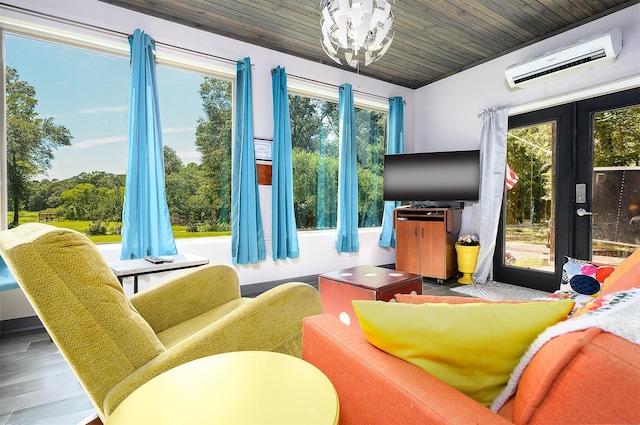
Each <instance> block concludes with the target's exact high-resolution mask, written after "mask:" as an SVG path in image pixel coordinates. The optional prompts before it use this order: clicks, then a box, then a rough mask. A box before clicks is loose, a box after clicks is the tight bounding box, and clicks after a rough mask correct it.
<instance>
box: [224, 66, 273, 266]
mask: <svg viewBox="0 0 640 425" xmlns="http://www.w3.org/2000/svg"><path fill="white" fill-rule="evenodd" d="M236 70H237V73H236V98H235V110H234V115H235V127H234V130H235V133H234V140H233V156H232V160H233V165H232V167H231V169H232V171H231V261H232V262H233V264H249V263H257V262H258V261H261V260H264V259H265V258H266V252H265V249H264V235H263V233H262V218H261V216H260V198H259V196H258V173H257V171H256V156H255V151H254V146H253V107H252V104H251V103H252V102H251V60H250V59H249V58H244V59H242V60H240V61H238V63H237V67H236Z"/></svg>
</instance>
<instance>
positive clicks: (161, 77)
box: [6, 35, 203, 179]
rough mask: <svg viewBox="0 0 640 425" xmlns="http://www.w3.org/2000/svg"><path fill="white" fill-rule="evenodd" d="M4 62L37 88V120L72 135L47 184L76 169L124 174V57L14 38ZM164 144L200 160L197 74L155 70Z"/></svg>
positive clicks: (8, 39)
mask: <svg viewBox="0 0 640 425" xmlns="http://www.w3.org/2000/svg"><path fill="white" fill-rule="evenodd" d="M6 62H7V65H8V66H10V67H12V68H16V69H17V70H18V75H19V78H20V79H21V80H24V81H27V82H28V83H29V84H30V85H31V86H33V87H34V88H35V90H36V99H37V100H38V106H37V108H36V110H37V112H38V114H39V116H40V117H53V118H54V120H55V123H56V124H58V125H63V126H65V127H67V128H68V129H69V130H70V131H71V135H72V136H73V139H72V141H71V144H72V146H70V147H62V148H60V149H58V150H57V151H56V152H55V159H54V160H53V162H52V168H51V170H49V172H48V175H47V176H41V177H45V178H50V179H65V178H69V177H72V176H75V175H78V174H80V173H82V172H90V171H106V172H109V173H118V174H124V173H126V169H127V120H128V109H129V80H130V68H129V58H125V57H117V56H113V55H107V54H102V53H96V52H91V51H88V50H84V49H78V48H74V47H67V46H63V45H59V44H54V43H48V42H43V41H37V40H33V39H30V38H25V37H18V36H13V35H7V36H6ZM157 70H158V86H159V97H160V109H161V123H162V128H163V141H164V144H165V145H167V146H170V147H172V148H173V149H175V150H176V151H177V152H178V155H179V156H180V157H181V158H182V160H183V162H184V163H188V162H198V161H199V158H200V154H199V153H198V152H197V151H196V150H195V145H194V140H195V130H196V125H197V118H198V117H201V116H203V112H202V100H201V98H200V96H199V95H198V89H199V86H200V83H201V82H202V79H203V77H202V76H201V75H199V74H196V73H192V72H187V71H183V70H177V69H173V68H168V67H163V66H158V68H157Z"/></svg>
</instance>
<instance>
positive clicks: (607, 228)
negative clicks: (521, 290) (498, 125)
mask: <svg viewBox="0 0 640 425" xmlns="http://www.w3.org/2000/svg"><path fill="white" fill-rule="evenodd" d="M507 165H508V170H507V176H508V177H509V178H508V181H507V186H506V188H505V195H504V198H503V199H504V202H503V208H502V212H501V219H500V227H499V231H498V236H497V241H496V252H495V256H494V280H496V281H500V282H506V283H512V284H515V285H519V286H525V287H529V288H535V289H541V290H545V291H549V292H553V291H555V290H556V289H558V288H559V282H560V279H561V275H562V265H563V257H564V256H570V257H574V258H580V259H587V260H591V259H593V260H595V261H599V262H604V263H619V262H621V261H622V260H623V259H624V258H626V256H628V255H629V254H630V253H631V252H633V251H634V250H635V249H637V248H638V247H640V211H639V206H640V89H632V90H627V91H624V92H619V93H614V94H610V95H605V96H601V97H597V98H593V99H588V100H584V101H580V102H575V103H571V104H566V105H561V106H557V107H553V108H549V109H545V110H541V111H535V112H530V113H526V114H522V115H517V116H512V117H509V132H508V137H507Z"/></svg>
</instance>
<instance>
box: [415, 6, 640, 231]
mask: <svg viewBox="0 0 640 425" xmlns="http://www.w3.org/2000/svg"><path fill="white" fill-rule="evenodd" d="M613 28H620V29H621V30H622V38H623V48H622V51H621V52H620V54H619V56H618V58H617V60H616V61H615V62H614V63H613V64H611V65H608V66H603V67H597V68H593V69H590V70H588V71H585V72H583V73H580V74H576V75H572V76H569V77H566V78H562V79H558V80H554V81H550V82H547V83H543V84H539V85H535V86H531V87H528V88H524V89H511V88H510V87H509V85H508V84H507V81H506V79H505V77H504V70H505V69H506V68H507V67H509V66H510V65H513V64H515V63H520V62H523V61H525V60H527V59H529V58H531V57H535V56H539V55H542V54H544V53H546V52H549V51H551V50H554V49H557V48H559V47H562V46H566V45H568V44H571V43H574V42H576V41H578V40H581V39H583V38H585V37H589V36H592V35H594V34H598V33H601V32H605V31H609V30H611V29H613ZM633 76H635V77H638V76H640V4H639V5H635V6H631V7H628V8H626V9H624V10H622V11H620V12H617V13H613V14H611V15H608V16H605V17H603V18H601V19H598V20H596V21H593V22H590V23H587V24H585V25H582V26H580V27H577V28H574V29H572V30H570V31H567V32H564V33H562V34H559V35H557V36H555V37H551V38H549V39H546V40H543V41H541V42H539V43H536V44H533V45H531V46H528V47H526V48H523V49H520V50H517V51H515V52H512V53H509V54H507V55H504V56H502V57H500V58H497V59H494V60H492V61H489V62H486V63H484V64H482V65H479V66H476V67H474V68H471V69H468V70H466V71H463V72H460V73H458V74H456V75H454V76H451V77H449V78H446V79H444V80H441V81H437V82H435V83H433V84H430V85H428V86H425V87H422V88H420V89H418V90H416V92H415V96H414V105H415V107H414V111H413V113H414V123H415V127H414V132H413V134H414V135H415V137H414V138H413V142H414V144H413V145H410V144H407V145H406V146H405V151H406V152H436V151H440V150H442V151H449V150H469V149H477V148H478V147H479V136H480V128H481V123H482V120H481V119H480V118H479V117H478V114H479V113H481V112H482V111H484V110H485V109H488V108H494V107H501V106H509V107H510V113H511V112H512V111H513V108H512V107H517V106H522V105H526V104H529V103H531V102H535V101H539V100H543V99H549V98H554V97H556V96H562V95H566V94H572V93H574V92H575V93H577V92H581V91H584V90H586V89H590V88H593V87H596V86H600V85H603V84H607V83H611V82H614V81H618V80H622V79H625V78H628V77H633ZM564 103H566V101H565V102H564ZM468 206H469V205H467V207H468ZM472 210H473V209H472V208H465V210H464V213H463V223H462V230H461V232H462V233H465V232H469V231H470V223H471V217H470V216H471V211H472Z"/></svg>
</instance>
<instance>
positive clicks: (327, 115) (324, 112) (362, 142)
mask: <svg viewBox="0 0 640 425" xmlns="http://www.w3.org/2000/svg"><path fill="white" fill-rule="evenodd" d="M289 109H290V114H291V143H292V148H293V154H292V157H293V187H294V188H293V202H294V210H295V212H296V223H297V226H298V229H299V230H324V229H335V228H336V223H337V211H338V208H337V205H338V154H339V133H338V132H339V125H338V103H337V102H332V101H326V100H321V99H316V98H311V97H307V96H303V95H297V94H290V95H289ZM387 117H388V113H386V112H380V111H374V110H369V109H364V108H358V107H356V110H355V118H356V149H357V158H358V196H359V201H358V221H359V227H377V226H380V225H381V223H382V212H383V207H384V202H383V200H382V171H383V160H384V154H385V152H386V143H387Z"/></svg>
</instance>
